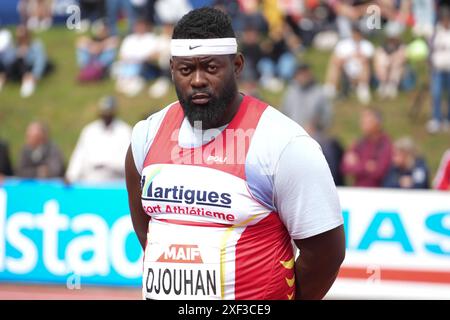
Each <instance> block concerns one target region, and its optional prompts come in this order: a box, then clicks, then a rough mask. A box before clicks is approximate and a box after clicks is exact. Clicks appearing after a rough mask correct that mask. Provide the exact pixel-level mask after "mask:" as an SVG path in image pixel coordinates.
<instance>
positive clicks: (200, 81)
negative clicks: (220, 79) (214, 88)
mask: <svg viewBox="0 0 450 320" xmlns="http://www.w3.org/2000/svg"><path fill="white" fill-rule="evenodd" d="M207 85H208V81H207V80H206V77H205V73H204V72H203V71H202V70H196V71H195V72H194V74H193V75H192V80H191V86H192V87H193V88H204V87H206V86H207Z"/></svg>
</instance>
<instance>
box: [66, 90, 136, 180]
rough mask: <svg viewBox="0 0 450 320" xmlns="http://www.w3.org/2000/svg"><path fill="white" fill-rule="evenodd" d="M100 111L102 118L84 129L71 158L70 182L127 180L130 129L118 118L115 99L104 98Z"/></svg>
mask: <svg viewBox="0 0 450 320" xmlns="http://www.w3.org/2000/svg"><path fill="white" fill-rule="evenodd" d="M98 108H99V109H98V112H99V113H98V117H99V119H97V120H95V121H94V122H92V123H90V124H88V125H86V127H84V128H83V130H82V131H81V134H80V137H79V139H78V142H77V144H76V147H75V149H74V151H73V153H72V156H71V158H70V162H69V166H68V168H67V173H66V180H67V181H68V182H69V183H73V182H85V183H104V182H112V181H118V180H122V179H123V178H124V175H125V173H124V169H123V160H124V158H125V154H126V150H127V148H128V145H129V143H130V137H131V127H130V126H129V125H128V124H127V123H125V122H124V121H122V120H120V119H118V118H117V117H116V116H117V101H116V99H115V98H114V97H112V96H107V97H103V98H102V99H101V100H100V102H99V106H98Z"/></svg>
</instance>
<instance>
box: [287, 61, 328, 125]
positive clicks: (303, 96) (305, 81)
mask: <svg viewBox="0 0 450 320" xmlns="http://www.w3.org/2000/svg"><path fill="white" fill-rule="evenodd" d="M281 111H282V112H283V113H284V114H285V115H287V116H288V117H289V118H291V119H292V120H294V121H295V122H297V123H298V124H299V125H301V126H302V127H303V128H305V129H308V128H307V127H308V126H309V125H313V126H314V127H317V129H318V130H319V131H324V130H327V129H328V127H329V126H330V122H331V117H332V106H331V103H330V101H329V100H328V99H327V98H326V97H325V95H324V93H323V90H322V86H321V85H320V84H318V83H317V82H316V80H315V78H314V75H313V73H312V71H311V68H310V66H309V65H307V64H300V65H299V66H298V67H297V69H296V71H295V74H294V78H293V79H292V81H291V82H290V84H289V86H288V88H287V90H286V93H285V94H284V97H283V102H282V104H281Z"/></svg>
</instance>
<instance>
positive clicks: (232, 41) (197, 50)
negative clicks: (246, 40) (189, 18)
mask: <svg viewBox="0 0 450 320" xmlns="http://www.w3.org/2000/svg"><path fill="white" fill-rule="evenodd" d="M236 52H237V41H236V38H214V39H172V41H171V43H170V53H171V55H172V56H173V57H190V56H203V55H208V56H209V55H224V54H235V53H236Z"/></svg>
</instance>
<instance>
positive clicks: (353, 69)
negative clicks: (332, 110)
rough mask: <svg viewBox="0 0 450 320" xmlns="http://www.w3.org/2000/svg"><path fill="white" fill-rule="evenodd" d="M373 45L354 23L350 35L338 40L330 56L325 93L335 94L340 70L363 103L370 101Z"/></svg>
mask: <svg viewBox="0 0 450 320" xmlns="http://www.w3.org/2000/svg"><path fill="white" fill-rule="evenodd" d="M374 51H375V49H374V46H373V45H372V43H370V42H369V41H368V40H366V39H364V37H363V34H362V33H361V31H360V29H359V28H358V26H356V25H354V26H353V29H352V37H351V38H346V39H343V40H341V41H339V42H338V43H337V45H336V47H335V49H334V53H333V55H332V56H331V59H330V62H329V65H328V71H327V76H326V85H325V90H326V93H327V94H328V95H329V96H330V97H334V96H335V95H336V88H337V86H338V85H339V80H340V78H341V75H342V72H343V73H344V74H345V76H346V77H348V79H349V80H350V82H351V84H352V85H355V86H356V94H357V97H358V99H359V101H360V102H361V103H363V104H368V103H369V102H370V99H371V97H370V90H369V80H370V60H371V59H372V56H373V54H374Z"/></svg>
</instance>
